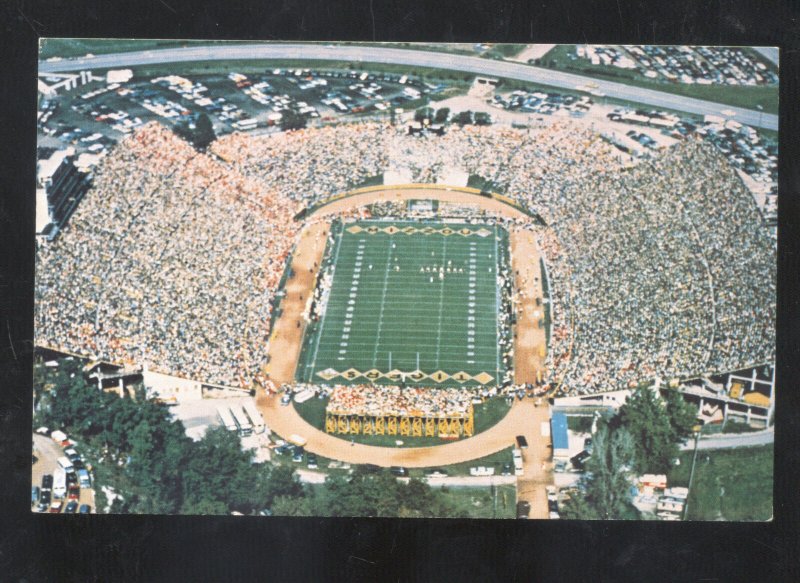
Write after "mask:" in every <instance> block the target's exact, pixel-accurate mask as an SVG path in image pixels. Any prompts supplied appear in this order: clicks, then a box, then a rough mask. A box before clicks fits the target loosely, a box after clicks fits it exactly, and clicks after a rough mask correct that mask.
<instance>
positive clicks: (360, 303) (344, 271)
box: [296, 221, 508, 387]
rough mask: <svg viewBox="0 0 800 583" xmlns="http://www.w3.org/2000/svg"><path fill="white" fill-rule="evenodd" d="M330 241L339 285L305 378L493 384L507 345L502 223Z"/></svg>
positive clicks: (304, 362) (317, 332)
mask: <svg viewBox="0 0 800 583" xmlns="http://www.w3.org/2000/svg"><path fill="white" fill-rule="evenodd" d="M339 229H340V232H339V234H338V235H337V236H336V237H335V238H334V240H333V242H332V243H330V245H332V247H331V248H330V249H328V250H327V252H326V256H327V257H329V258H330V264H331V266H332V268H333V279H332V283H331V285H330V293H329V296H328V298H327V303H324V302H323V304H324V305H325V308H324V312H322V315H321V317H320V319H319V321H317V322H314V323H313V324H311V325H310V326H309V328H308V330H307V332H306V335H305V340H304V346H303V352H302V354H301V357H300V362H299V363H298V368H297V374H296V376H297V378H298V379H299V380H301V381H305V382H316V383H321V382H330V383H332V384H365V383H378V384H397V383H398V382H400V381H404V382H405V383H406V384H407V385H415V386H440V387H445V386H447V387H452V386H472V387H476V386H492V385H494V384H495V383H497V382H498V379H500V378H501V376H502V374H503V372H504V369H503V366H504V365H503V362H502V358H501V354H500V347H499V344H500V343H499V332H500V331H499V329H498V310H499V309H500V295H499V292H498V286H497V283H496V281H497V273H498V269H502V266H503V264H504V262H505V261H506V259H505V258H506V257H507V255H508V253H507V245H508V237H507V234H506V232H505V231H504V230H503V229H502V228H500V227H497V226H495V225H484V224H472V225H468V224H464V223H427V222H425V223H423V222H400V221H392V222H387V221H359V222H354V223H344V224H340V225H339Z"/></svg>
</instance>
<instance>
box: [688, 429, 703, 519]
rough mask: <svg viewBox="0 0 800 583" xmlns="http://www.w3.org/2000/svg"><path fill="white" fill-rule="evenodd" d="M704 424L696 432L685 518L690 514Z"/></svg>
mask: <svg viewBox="0 0 800 583" xmlns="http://www.w3.org/2000/svg"><path fill="white" fill-rule="evenodd" d="M703 427H704V426H703V425H701V426H700V429H698V430H697V431H695V433H694V456H693V457H692V470H691V471H690V472H689V487H688V488H687V492H686V505H685V506H684V507H683V519H684V520H686V517H687V516H689V496H691V494H692V481H693V480H694V466H695V464H696V463H697V449H698V445H699V444H700V435H701V434H702V433H703Z"/></svg>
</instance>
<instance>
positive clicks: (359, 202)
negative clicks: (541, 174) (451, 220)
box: [311, 186, 530, 220]
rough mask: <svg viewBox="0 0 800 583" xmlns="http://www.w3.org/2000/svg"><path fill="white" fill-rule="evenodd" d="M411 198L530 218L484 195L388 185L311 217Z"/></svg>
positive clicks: (339, 203)
mask: <svg viewBox="0 0 800 583" xmlns="http://www.w3.org/2000/svg"><path fill="white" fill-rule="evenodd" d="M414 199H426V200H427V199H430V200H438V201H440V202H454V203H458V204H469V205H475V206H477V207H478V208H481V209H484V210H487V211H491V212H494V213H497V214H500V215H505V216H508V217H511V218H513V219H525V220H529V219H530V217H529V216H528V215H526V214H525V213H523V212H522V211H521V210H518V209H515V208H514V207H512V206H509V205H507V204H505V203H503V202H501V201H499V200H496V199H493V198H490V197H488V196H480V195H475V194H470V193H468V192H460V191H458V190H449V189H446V188H424V187H422V188H392V187H391V186H387V187H386V188H385V189H384V190H380V191H373V192H364V193H360V194H354V195H351V196H347V197H344V198H341V199H339V200H335V201H333V202H330V203H328V204H326V205H325V206H322V207H320V208H319V209H317V210H316V211H314V213H313V214H312V215H311V216H314V217H323V216H328V215H338V214H340V213H342V212H344V211H347V210H350V209H352V208H355V207H359V206H364V205H367V204H372V203H374V202H399V201H407V200H414Z"/></svg>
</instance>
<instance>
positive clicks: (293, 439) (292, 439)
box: [287, 433, 308, 447]
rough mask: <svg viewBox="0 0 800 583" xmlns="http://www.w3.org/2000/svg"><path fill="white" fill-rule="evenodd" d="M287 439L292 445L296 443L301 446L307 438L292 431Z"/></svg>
mask: <svg viewBox="0 0 800 583" xmlns="http://www.w3.org/2000/svg"><path fill="white" fill-rule="evenodd" d="M287 441H288V442H289V443H291V444H293V445H297V446H300V447H303V446H304V445H305V444H306V443H308V440H307V439H306V438H305V437H301V436H300V435H297V434H296V433H292V434H291V435H290V436H289V439H288V440H287Z"/></svg>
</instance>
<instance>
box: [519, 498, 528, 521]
mask: <svg viewBox="0 0 800 583" xmlns="http://www.w3.org/2000/svg"><path fill="white" fill-rule="evenodd" d="M530 513H531V505H530V502H526V501H525V500H520V501H519V502H517V518H528V516H529V515H530Z"/></svg>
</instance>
